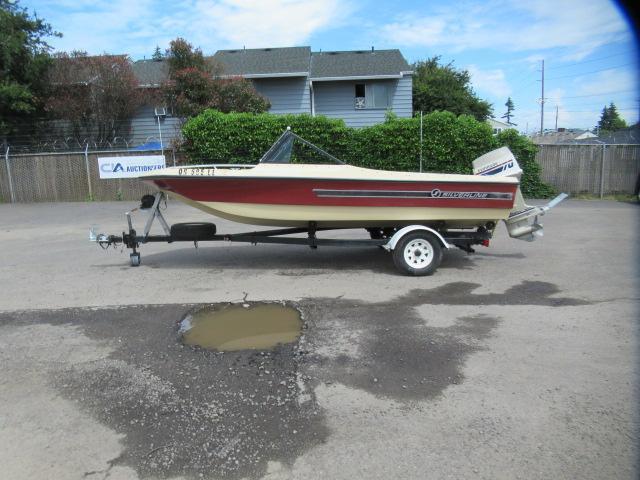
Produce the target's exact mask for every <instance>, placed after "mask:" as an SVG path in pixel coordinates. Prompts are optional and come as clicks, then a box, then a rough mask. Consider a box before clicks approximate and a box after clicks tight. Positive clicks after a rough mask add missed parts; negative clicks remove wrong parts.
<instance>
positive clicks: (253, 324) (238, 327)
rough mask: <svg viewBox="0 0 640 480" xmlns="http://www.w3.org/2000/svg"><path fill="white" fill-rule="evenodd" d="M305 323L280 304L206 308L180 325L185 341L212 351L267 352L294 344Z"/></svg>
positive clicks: (193, 314)
mask: <svg viewBox="0 0 640 480" xmlns="http://www.w3.org/2000/svg"><path fill="white" fill-rule="evenodd" d="M301 330H302V319H301V318H300V312H299V311H298V310H296V309H295V308H292V307H288V306H285V305H280V304H253V305H249V304H240V305H228V306H222V307H221V306H216V307H207V308H203V309H201V310H198V311H196V312H193V313H191V314H190V315H188V316H187V317H185V318H184V319H183V320H182V322H181V323H180V333H181V334H182V341H183V343H186V344H187V345H197V346H200V347H203V348H206V349H209V350H218V351H233V350H267V349H270V348H274V347H276V346H277V345H281V344H287V343H293V342H295V341H296V340H297V339H298V337H299V336H300V332H301Z"/></svg>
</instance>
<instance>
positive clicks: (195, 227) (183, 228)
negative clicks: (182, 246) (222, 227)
mask: <svg viewBox="0 0 640 480" xmlns="http://www.w3.org/2000/svg"><path fill="white" fill-rule="evenodd" d="M215 234H216V226H215V224H213V223H209V222H188V223H174V224H173V225H171V240H175V241H190V242H198V241H201V240H211V239H212V238H213V237H214V236H215Z"/></svg>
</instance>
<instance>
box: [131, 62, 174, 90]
mask: <svg viewBox="0 0 640 480" xmlns="http://www.w3.org/2000/svg"><path fill="white" fill-rule="evenodd" d="M131 68H132V69H133V74H134V75H135V76H136V79H137V80H138V84H139V85H140V86H142V87H152V86H153V87H155V86H159V85H161V84H162V82H164V81H165V80H167V78H168V76H169V66H168V65H167V62H166V61H164V60H160V61H158V60H138V61H136V62H133V64H132V65H131Z"/></svg>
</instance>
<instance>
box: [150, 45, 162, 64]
mask: <svg viewBox="0 0 640 480" xmlns="http://www.w3.org/2000/svg"><path fill="white" fill-rule="evenodd" d="M163 59H164V55H162V51H161V50H160V47H159V46H158V45H156V49H155V50H154V51H153V55H151V60H153V61H155V62H161V61H162V60H163Z"/></svg>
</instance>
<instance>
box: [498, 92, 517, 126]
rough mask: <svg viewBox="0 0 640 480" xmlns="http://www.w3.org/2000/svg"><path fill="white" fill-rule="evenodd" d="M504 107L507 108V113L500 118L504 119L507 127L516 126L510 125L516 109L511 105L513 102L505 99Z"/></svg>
mask: <svg viewBox="0 0 640 480" xmlns="http://www.w3.org/2000/svg"><path fill="white" fill-rule="evenodd" d="M504 106H505V107H507V112H506V113H505V114H504V115H502V117H500V118H506V119H507V123H508V124H509V125H515V126H517V124H516V123H511V117H513V111H514V110H515V109H516V107H515V106H514V104H513V100H511V97H509V98H508V99H507V103H505V104H504Z"/></svg>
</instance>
